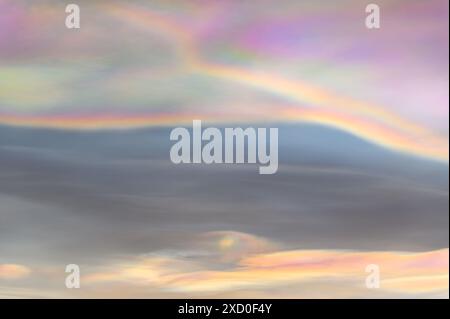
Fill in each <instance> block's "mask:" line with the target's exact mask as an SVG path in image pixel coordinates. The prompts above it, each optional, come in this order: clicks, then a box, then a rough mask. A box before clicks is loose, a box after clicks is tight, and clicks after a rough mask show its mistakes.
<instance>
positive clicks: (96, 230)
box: [0, 0, 449, 298]
mask: <svg viewBox="0 0 450 319" xmlns="http://www.w3.org/2000/svg"><path fill="white" fill-rule="evenodd" d="M76 3H77V4H78V5H79V6H80V8H81V28H80V29H67V28H66V27H65V24H64V21H65V18H66V13H65V11H64V10H65V6H64V4H63V3H62V2H60V1H43V0H36V1H24V0H19V1H10V0H0V204H1V205H0V297H2V298H57V297H59V298H101V297H108V298H198V297H203V298H267V297H270V298H273V297H279V298H448V259H449V256H448V255H449V250H448V247H449V235H448V234H449V228H448V227H449V226H448V225H449V222H448V209H449V207H448V145H449V141H448V135H449V132H448V127H449V123H448V118H449V114H448V112H449V102H448V98H449V91H448V84H449V83H448V82H449V80H448V67H449V64H448V63H449V62H448V61H449V60H448V56H449V44H448V43H449V35H448V2H447V1H444V0H432V1H424V0H414V1H386V0H383V1H377V2H376V3H377V4H378V5H379V6H380V8H381V28H380V29H367V28H366V26H365V23H364V21H365V17H366V13H365V6H366V5H367V3H366V2H365V1H362V0H352V1H349V0H345V1H331V0H330V1H320V2H318V1H306V0H305V1H293V0H292V1H290V0H282V1H273V0H261V1H258V3H256V1H234V0H218V1H206V0H191V1H188V0H175V1H170V2H169V1H120V0H117V1H101V0H99V1H81V0H78V1H77V2H76ZM194 119H200V120H202V122H204V126H205V127H206V126H208V125H209V126H216V127H220V128H224V127H238V126H239V127H277V128H279V157H280V163H279V170H278V172H277V173H276V174H273V175H259V174H258V173H257V167H256V166H255V165H250V164H246V165H237V164H233V165H225V164H223V165H222V164H215V165H206V164H196V165H189V164H186V165H175V164H173V163H172V162H171V161H170V158H169V152H170V147H171V145H172V144H171V141H170V140H169V135H170V131H171V129H172V128H174V127H178V126H186V127H189V126H191V125H192V121H193V120H194ZM67 264H77V265H79V266H80V269H81V287H80V288H79V289H67V288H66V287H65V285H64V282H65V277H66V276H67V274H66V273H65V272H64V270H65V266H66V265H67ZM370 264H376V265H379V267H380V276H381V277H380V278H381V283H380V288H378V289H368V288H367V287H366V286H365V280H366V277H367V275H368V274H367V273H366V271H365V269H366V266H367V265H370Z"/></svg>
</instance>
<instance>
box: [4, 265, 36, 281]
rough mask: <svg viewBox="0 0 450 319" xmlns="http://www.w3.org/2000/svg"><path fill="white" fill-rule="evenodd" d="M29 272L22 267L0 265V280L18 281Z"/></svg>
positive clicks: (26, 268) (29, 271)
mask: <svg viewBox="0 0 450 319" xmlns="http://www.w3.org/2000/svg"><path fill="white" fill-rule="evenodd" d="M30 273H31V270H30V269H29V268H28V267H26V266H23V265H16V264H0V279H7V280H9V279H11V280H12V279H20V278H23V277H26V276H28V275H29V274H30Z"/></svg>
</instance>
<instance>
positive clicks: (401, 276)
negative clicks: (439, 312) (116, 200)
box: [84, 232, 449, 297]
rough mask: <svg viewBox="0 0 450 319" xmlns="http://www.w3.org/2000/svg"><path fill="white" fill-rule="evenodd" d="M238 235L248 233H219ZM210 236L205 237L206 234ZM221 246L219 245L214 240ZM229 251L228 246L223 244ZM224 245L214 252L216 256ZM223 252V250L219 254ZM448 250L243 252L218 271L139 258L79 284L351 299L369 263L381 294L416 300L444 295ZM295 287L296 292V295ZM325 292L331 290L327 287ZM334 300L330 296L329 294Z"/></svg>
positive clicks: (359, 291) (200, 262)
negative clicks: (315, 291)
mask: <svg viewBox="0 0 450 319" xmlns="http://www.w3.org/2000/svg"><path fill="white" fill-rule="evenodd" d="M230 234H231V235H235V236H238V237H246V236H249V237H252V236H251V235H249V234H242V233H236V232H223V235H224V236H225V237H226V236H228V235H230ZM205 235H206V236H209V234H205ZM219 245H220V242H219ZM225 246H227V247H228V243H227V245H225ZM222 249H223V247H220V248H219V251H220V252H221V251H222ZM224 253H225V252H224ZM448 258H449V250H448V249H442V250H436V251H429V252H422V253H410V252H397V251H377V252H364V251H351V250H278V251H274V252H270V253H253V254H252V253H248V254H246V255H245V256H242V257H241V258H240V259H237V260H235V262H234V263H232V264H230V263H229V260H227V261H226V262H225V261H223V267H222V268H221V269H214V268H217V264H216V263H215V262H212V259H210V260H207V259H204V258H201V259H195V258H194V259H192V258H182V257H180V255H176V256H175V255H173V256H170V255H166V256H164V257H162V256H145V257H143V256H141V257H135V258H130V259H129V260H127V261H126V262H125V263H120V264H115V265H109V266H108V267H107V269H109V270H107V271H103V272H102V271H100V272H94V273H92V274H88V275H87V276H86V277H85V278H84V280H85V283H86V284H87V285H88V286H89V287H90V289H92V290H95V287H96V285H99V286H102V287H104V285H108V284H117V283H122V284H123V285H125V286H127V289H128V291H129V292H130V295H129V296H130V297H132V296H133V292H132V291H133V287H139V289H142V288H143V287H145V286H148V287H152V288H156V289H159V290H161V292H162V293H178V294H181V295H183V294H184V295H189V296H199V295H200V296H209V297H210V296H214V295H216V294H225V295H226V296H233V295H234V293H235V292H239V293H241V294H242V293H245V291H252V290H256V291H258V292H259V293H260V294H261V293H262V294H267V296H269V295H270V291H271V290H272V289H279V288H280V287H285V286H289V287H290V288H289V289H290V290H294V291H291V293H294V294H295V293H301V294H304V293H305V292H304V291H303V289H302V286H303V285H308V286H314V285H318V286H320V285H329V286H331V287H334V288H332V289H329V290H324V291H322V296H321V297H333V296H334V295H333V294H334V293H335V292H336V291H335V289H336V288H337V287H345V289H346V290H347V291H346V294H347V295H348V296H352V297H367V296H370V295H371V293H372V292H371V290H369V289H363V288H365V279H366V276H367V275H368V274H367V273H366V271H365V269H366V266H367V265H369V264H377V265H379V267H380V278H381V288H380V289H381V290H382V291H383V293H384V294H385V295H396V294H397V295H403V296H419V295H425V294H437V295H439V294H442V293H445V291H447V293H448V266H449V265H448ZM295 287H297V291H295V290H296V289H295ZM329 288H330V287H329ZM334 297H335V296H334Z"/></svg>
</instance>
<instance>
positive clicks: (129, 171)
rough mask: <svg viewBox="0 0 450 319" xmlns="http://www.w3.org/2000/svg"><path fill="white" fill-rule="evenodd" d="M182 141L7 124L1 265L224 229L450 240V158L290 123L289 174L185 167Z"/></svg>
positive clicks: (1, 147)
mask: <svg viewBox="0 0 450 319" xmlns="http://www.w3.org/2000/svg"><path fill="white" fill-rule="evenodd" d="M311 141H314V143H312V142H311ZM339 145H345V148H343V149H344V150H345V151H344V150H341V149H340V148H339ZM169 148H170V141H169V129H167V128H161V129H156V128H155V129H145V130H130V131H104V132H68V131H53V130H39V129H25V128H8V127H1V128H0V201H1V202H0V204H1V205H0V256H1V259H0V261H2V260H4V261H7V260H15V261H17V262H19V261H20V262H24V261H27V260H34V261H36V260H41V262H45V261H47V260H58V261H70V260H73V259H77V261H78V262H80V263H81V262H82V261H83V262H86V263H88V262H89V263H94V264H95V263H96V262H100V261H101V260H103V259H104V258H109V257H113V256H117V255H123V254H139V253H146V252H150V251H154V250H160V249H176V248H177V247H182V246H183V245H184V244H185V243H186V241H188V240H190V238H192V237H193V236H195V235H196V234H198V233H201V232H207V231H216V230H233V231H240V232H246V233H251V234H255V235H259V236H263V237H266V238H270V239H272V240H274V241H279V242H282V243H284V244H285V245H288V246H291V247H293V248H329V249H332V248H340V249H363V250H365V249H367V250H414V251H420V250H430V249H438V248H443V247H448V165H447V164H443V163H438V162H432V161H426V160H422V159H417V158H413V157H408V156H404V155H401V154H396V153H392V152H389V151H386V150H384V149H381V148H378V147H376V146H373V145H369V144H367V143H365V142H363V141H361V140H359V139H356V138H354V137H352V136H349V135H347V134H343V133H339V132H337V131H334V130H330V129H326V128H323V127H315V126H302V125H297V126H283V127H281V128H280V150H279V153H280V168H279V171H278V172H277V174H275V175H259V174H258V170H257V167H256V166H254V165H228V166H226V165H220V164H219V165H211V166H207V165H188V164H185V165H174V164H172V163H171V162H170V160H169Z"/></svg>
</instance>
